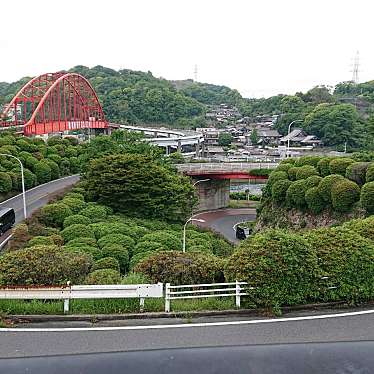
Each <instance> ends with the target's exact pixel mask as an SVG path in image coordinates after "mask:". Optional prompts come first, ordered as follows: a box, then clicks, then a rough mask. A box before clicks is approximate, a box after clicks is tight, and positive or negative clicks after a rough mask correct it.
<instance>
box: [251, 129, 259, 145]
mask: <svg viewBox="0 0 374 374" xmlns="http://www.w3.org/2000/svg"><path fill="white" fill-rule="evenodd" d="M249 138H250V139H251V143H252V144H253V145H254V144H257V143H258V132H257V129H253V130H252V132H251V135H250V137H249Z"/></svg>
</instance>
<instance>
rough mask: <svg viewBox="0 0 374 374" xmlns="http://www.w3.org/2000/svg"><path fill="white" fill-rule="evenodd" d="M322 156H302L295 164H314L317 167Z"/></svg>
mask: <svg viewBox="0 0 374 374" xmlns="http://www.w3.org/2000/svg"><path fill="white" fill-rule="evenodd" d="M321 159H322V156H302V157H299V158H297V159H296V161H295V166H307V165H308V166H313V167H315V168H316V167H317V165H318V162H319V161H320V160H321Z"/></svg>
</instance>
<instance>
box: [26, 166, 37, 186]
mask: <svg viewBox="0 0 374 374" xmlns="http://www.w3.org/2000/svg"><path fill="white" fill-rule="evenodd" d="M23 176H24V178H25V188H26V190H29V189H30V188H33V187H34V186H36V183H37V180H36V175H35V174H34V173H32V172H31V171H30V170H29V169H23Z"/></svg>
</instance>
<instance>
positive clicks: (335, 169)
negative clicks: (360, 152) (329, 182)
mask: <svg viewBox="0 0 374 374" xmlns="http://www.w3.org/2000/svg"><path fill="white" fill-rule="evenodd" d="M354 162H355V160H352V159H351V158H347V157H340V158H334V159H333V160H331V161H330V163H329V169H330V173H331V174H340V175H342V176H343V177H345V173H346V170H347V167H348V166H349V165H351V164H353V163H354Z"/></svg>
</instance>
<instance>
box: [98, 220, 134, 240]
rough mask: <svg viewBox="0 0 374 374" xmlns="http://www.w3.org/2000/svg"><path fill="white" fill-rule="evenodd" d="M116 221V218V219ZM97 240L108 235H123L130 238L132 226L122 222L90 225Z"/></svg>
mask: <svg viewBox="0 0 374 374" xmlns="http://www.w3.org/2000/svg"><path fill="white" fill-rule="evenodd" d="M117 220H118V218H117ZM91 227H92V229H93V230H94V232H95V236H96V238H97V239H100V238H102V237H103V236H106V235H110V234H123V235H127V236H131V234H132V230H133V228H134V226H129V225H127V224H125V223H122V222H100V223H94V224H92V225H91Z"/></svg>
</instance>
